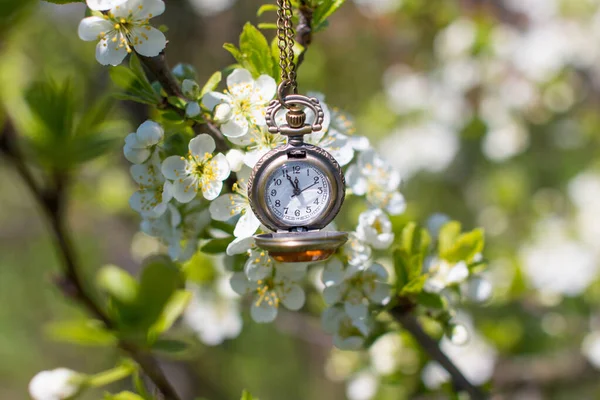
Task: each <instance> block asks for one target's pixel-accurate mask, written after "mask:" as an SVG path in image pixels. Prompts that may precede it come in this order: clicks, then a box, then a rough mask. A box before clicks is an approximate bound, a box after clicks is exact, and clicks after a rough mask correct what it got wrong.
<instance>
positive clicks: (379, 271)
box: [323, 262, 390, 319]
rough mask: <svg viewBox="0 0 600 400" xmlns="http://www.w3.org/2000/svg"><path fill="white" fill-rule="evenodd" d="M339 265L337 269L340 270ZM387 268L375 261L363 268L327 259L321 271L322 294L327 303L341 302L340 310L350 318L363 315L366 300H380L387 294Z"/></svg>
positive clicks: (381, 301)
mask: <svg viewBox="0 0 600 400" xmlns="http://www.w3.org/2000/svg"><path fill="white" fill-rule="evenodd" d="M340 267H341V270H340ZM387 279H388V272H387V271H386V269H385V268H384V267H382V266H381V265H379V264H372V265H371V266H370V267H368V268H366V269H363V268H360V267H354V266H349V267H348V268H346V269H344V267H343V265H342V264H341V262H340V263H327V264H326V266H325V269H324V271H323V283H324V284H325V285H326V287H325V290H323V297H324V299H325V302H326V303H327V304H328V305H334V304H336V303H338V302H342V303H343V306H344V311H345V312H346V314H347V315H348V316H350V317H351V318H352V319H365V318H367V316H368V313H369V303H374V304H383V303H384V302H385V301H386V300H387V299H388V298H389V296H390V286H389V285H388V284H387V283H386V281H387Z"/></svg>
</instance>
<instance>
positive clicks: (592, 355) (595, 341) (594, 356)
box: [581, 331, 600, 369]
mask: <svg viewBox="0 0 600 400" xmlns="http://www.w3.org/2000/svg"><path fill="white" fill-rule="evenodd" d="M581 351H582V353H583V355H584V356H585V358H587V359H588V361H589V362H590V363H591V364H592V365H593V366H594V367H595V368H597V369H600V332H598V331H596V332H591V333H589V334H588V335H586V337H585V338H584V339H583V343H582V344H581Z"/></svg>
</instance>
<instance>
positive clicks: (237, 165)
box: [225, 149, 245, 172]
mask: <svg viewBox="0 0 600 400" xmlns="http://www.w3.org/2000/svg"><path fill="white" fill-rule="evenodd" d="M225 157H226V158H227V162H228V163H229V167H230V168H231V171H233V172H239V171H240V170H241V169H242V167H243V166H244V157H245V153H244V152H243V151H241V150H238V149H231V150H229V151H228V152H227V154H225Z"/></svg>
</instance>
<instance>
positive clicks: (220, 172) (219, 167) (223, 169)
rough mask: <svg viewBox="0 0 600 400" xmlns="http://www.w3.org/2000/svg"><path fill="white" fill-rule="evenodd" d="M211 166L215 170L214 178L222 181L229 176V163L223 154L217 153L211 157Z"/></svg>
mask: <svg viewBox="0 0 600 400" xmlns="http://www.w3.org/2000/svg"><path fill="white" fill-rule="evenodd" d="M211 163H212V165H213V167H214V168H215V169H216V171H215V179H217V180H219V181H224V180H225V179H227V178H229V174H231V168H229V163H228V162H227V157H225V155H224V154H222V153H219V154H217V155H216V156H214V157H213V159H212V160H211Z"/></svg>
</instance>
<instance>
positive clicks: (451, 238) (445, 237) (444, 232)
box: [438, 221, 461, 255]
mask: <svg viewBox="0 0 600 400" xmlns="http://www.w3.org/2000/svg"><path fill="white" fill-rule="evenodd" d="M460 230H461V226H460V222H457V221H450V222H447V223H445V224H444V225H443V226H442V227H441V228H440V233H439V235H438V248H439V253H440V255H441V254H444V253H446V252H448V251H450V250H451V249H452V247H453V246H454V242H455V241H456V239H457V238H458V236H459V235H460Z"/></svg>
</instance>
